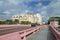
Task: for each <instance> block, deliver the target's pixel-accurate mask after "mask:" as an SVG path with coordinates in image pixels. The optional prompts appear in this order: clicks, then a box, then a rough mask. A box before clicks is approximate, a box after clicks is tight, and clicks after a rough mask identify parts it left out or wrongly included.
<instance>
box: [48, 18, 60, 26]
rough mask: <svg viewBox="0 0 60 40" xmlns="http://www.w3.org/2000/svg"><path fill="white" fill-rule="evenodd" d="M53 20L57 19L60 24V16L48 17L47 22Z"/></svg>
mask: <svg viewBox="0 0 60 40" xmlns="http://www.w3.org/2000/svg"><path fill="white" fill-rule="evenodd" d="M53 20H58V22H59V25H60V17H50V18H49V20H48V24H50V21H53Z"/></svg>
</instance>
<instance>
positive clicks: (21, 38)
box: [0, 26, 43, 40]
mask: <svg viewBox="0 0 60 40" xmlns="http://www.w3.org/2000/svg"><path fill="white" fill-rule="evenodd" d="M42 28H43V27H42V26H40V27H32V28H30V29H27V30H23V31H19V32H13V33H10V34H6V35H2V36H0V40H26V37H27V36H29V35H31V34H33V33H35V32H36V31H39V30H40V29H42Z"/></svg>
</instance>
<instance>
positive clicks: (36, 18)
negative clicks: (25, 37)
mask: <svg viewBox="0 0 60 40" xmlns="http://www.w3.org/2000/svg"><path fill="white" fill-rule="evenodd" d="M12 19H13V21H14V20H15V19H17V20H19V22H21V21H30V22H31V23H39V24H41V23H42V16H41V15H40V14H32V13H28V14H26V15H15V16H12Z"/></svg>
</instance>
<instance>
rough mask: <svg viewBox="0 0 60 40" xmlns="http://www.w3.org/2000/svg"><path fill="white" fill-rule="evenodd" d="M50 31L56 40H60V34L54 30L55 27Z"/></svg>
mask: <svg viewBox="0 0 60 40" xmlns="http://www.w3.org/2000/svg"><path fill="white" fill-rule="evenodd" d="M50 30H51V31H52V33H53V34H54V36H55V37H56V40H60V32H59V31H58V30H56V28H54V27H50Z"/></svg>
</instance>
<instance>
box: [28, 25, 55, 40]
mask: <svg viewBox="0 0 60 40" xmlns="http://www.w3.org/2000/svg"><path fill="white" fill-rule="evenodd" d="M27 40H56V38H55V37H54V35H53V34H52V32H51V31H50V30H49V26H48V27H47V26H46V27H45V28H44V29H42V30H40V31H39V32H37V33H36V34H34V35H32V36H31V37H27Z"/></svg>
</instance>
